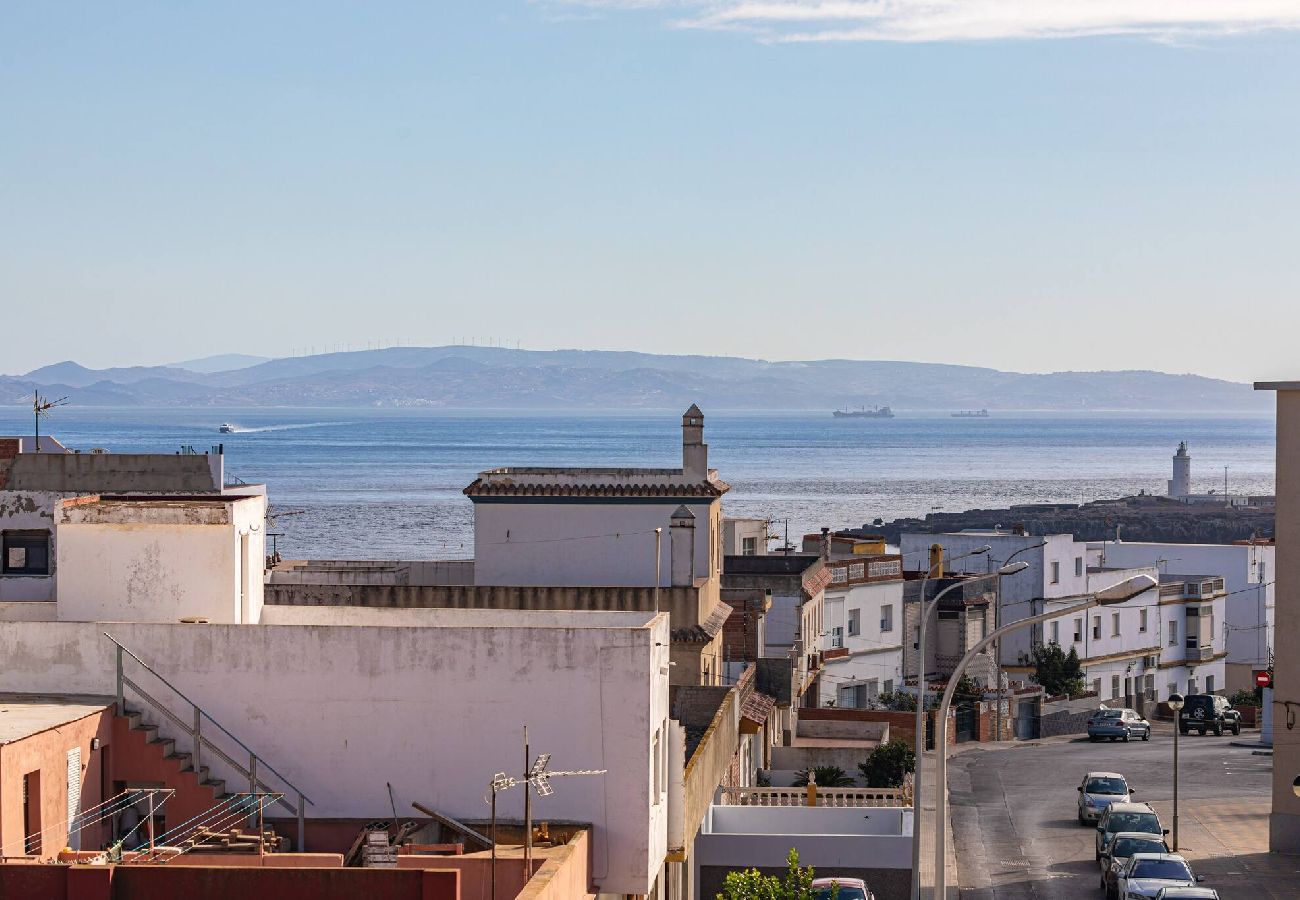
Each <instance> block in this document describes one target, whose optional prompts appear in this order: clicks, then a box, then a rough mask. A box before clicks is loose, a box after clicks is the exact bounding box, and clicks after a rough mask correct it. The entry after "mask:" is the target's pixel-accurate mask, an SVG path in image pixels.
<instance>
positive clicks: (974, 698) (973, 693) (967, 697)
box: [952, 675, 984, 706]
mask: <svg viewBox="0 0 1300 900" xmlns="http://www.w3.org/2000/svg"><path fill="white" fill-rule="evenodd" d="M952 697H953V699H954V700H956V701H957V705H958V706H971V705H973V704H975V703H976V702H978V701H979V700H982V699H983V698H984V688H982V687H980V684H979V682H978V681H976V680H975V679H974V678H971V677H970V676H969V675H963V676H962V677H961V678H960V679H958V681H957V687H955V688H954V689H953V692H952Z"/></svg>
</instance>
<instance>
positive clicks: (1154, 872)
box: [1129, 859, 1192, 881]
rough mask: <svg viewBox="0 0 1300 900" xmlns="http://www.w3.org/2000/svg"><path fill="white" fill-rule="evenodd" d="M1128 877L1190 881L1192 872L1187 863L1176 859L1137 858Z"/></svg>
mask: <svg viewBox="0 0 1300 900" xmlns="http://www.w3.org/2000/svg"><path fill="white" fill-rule="evenodd" d="M1129 877H1130V878H1164V879H1168V880H1170V881H1191V880H1192V872H1191V870H1190V869H1188V868H1187V863H1185V862H1181V861H1179V860H1176V859H1139V860H1138V861H1137V862H1135V863H1133V870H1132V871H1131V872H1129Z"/></svg>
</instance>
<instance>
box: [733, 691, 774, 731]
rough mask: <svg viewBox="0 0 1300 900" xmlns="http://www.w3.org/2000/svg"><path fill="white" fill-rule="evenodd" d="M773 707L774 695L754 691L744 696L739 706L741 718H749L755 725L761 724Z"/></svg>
mask: <svg viewBox="0 0 1300 900" xmlns="http://www.w3.org/2000/svg"><path fill="white" fill-rule="evenodd" d="M774 709H776V698H775V697H769V696H768V695H767V694H760V693H759V692H758V691H754V692H753V693H752V694H750V695H749V696H748V697H747V698H745V703H744V705H743V706H741V708H740V716H741V718H742V719H749V721H751V722H753V723H754V724H755V725H762V724H763V723H764V722H766V721H767V717H768V716H770V715H771V714H772V710H774Z"/></svg>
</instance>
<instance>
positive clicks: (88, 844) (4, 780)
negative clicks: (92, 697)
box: [0, 707, 112, 858]
mask: <svg viewBox="0 0 1300 900" xmlns="http://www.w3.org/2000/svg"><path fill="white" fill-rule="evenodd" d="M111 721H112V708H111V707H105V709H104V710H102V711H101V712H98V713H94V714H92V715H89V716H86V717H85V718H83V719H78V720H77V721H75V722H70V723H68V724H65V725H60V726H59V727H58V728H51V729H49V730H47V731H42V732H40V733H38V734H34V735H31V736H30V737H26V738H23V739H22V740H18V741H14V742H13V743H11V744H4V745H0V848H3V850H0V855H4V856H21V855H22V854H23V838H24V828H23V776H24V775H26V774H27V773H28V772H35V771H39V772H40V773H41V779H40V782H41V829H42V831H43V834H42V837H41V857H42V858H47V857H53V856H54V855H55V854H56V853H58V852H59V851H60V850H62V849H63V848H64V847H66V846H67V845H68V829H67V818H68V751H69V750H71V749H72V748H74V747H80V748H81V809H83V810H86V809H90V808H91V807H93V806H97V805H98V804H99V803H100V802H101V801H102V800H103V799H104V797H103V794H102V792H101V790H100V785H101V784H102V783H103V782H102V765H103V762H104V752H103V751H102V750H100V751H91V749H90V739H91V738H94V737H97V738H99V740H100V742H101V744H103V745H108V744H109V743H110V740H109V739H110V737H111V734H112V728H111V724H110V723H111ZM107 837H108V830H107V828H104V829H102V830H101V828H100V826H99V825H95V826H92V827H89V828H86V829H84V830H83V831H82V832H81V846H82V847H83V848H85V849H99V848H100V847H101V845H102V843H103V841H105V840H106V839H107Z"/></svg>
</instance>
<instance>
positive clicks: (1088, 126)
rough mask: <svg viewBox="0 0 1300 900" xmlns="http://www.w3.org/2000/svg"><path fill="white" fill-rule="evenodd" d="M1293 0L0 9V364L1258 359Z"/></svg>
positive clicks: (1286, 333)
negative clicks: (455, 350) (491, 357)
mask: <svg viewBox="0 0 1300 900" xmlns="http://www.w3.org/2000/svg"><path fill="white" fill-rule="evenodd" d="M1297 59H1300V2H1297V0H1288V2H1278V0H1179V2H1175V0H961V2H958V0H826V2H796V0H769V2H749V0H663V2H657V0H536V2H526V0H520V2H506V0H473V2H446V0H443V2H433V3H428V2H420V3H415V2H413V3H400V2H386V3H385V2H368V3H360V2H357V3H348V2H303V3H291V2H283V3H272V4H268V3H240V2H224V3H220V4H217V3H194V4H175V3H162V2H159V3H148V2H135V3H102V2H89V3H77V2H65V3H57V4H54V3H43V4H42V3H9V4H4V5H3V7H2V8H0V123H2V124H0V310H2V311H3V320H4V326H3V329H0V331H2V332H3V333H5V340H3V341H2V342H0V372H2V373H8V374H18V373H22V372H26V371H28V370H30V369H32V368H35V367H37V366H40V365H44V364H47V363H51V362H55V361H58V360H62V359H75V360H77V361H79V362H81V363H83V364H85V365H89V366H94V367H104V366H111V365H134V364H156V363H165V362H171V361H177V360H182V359H188V358H192V357H198V356H204V355H207V354H216V353H228V352H241V353H253V354H261V355H267V356H280V355H288V354H290V353H295V352H298V353H301V352H304V351H309V350H311V349H313V348H314V349H315V350H317V351H324V350H325V349H327V348H341V347H345V346H347V347H352V348H364V347H367V346H374V345H376V344H383V345H389V344H396V343H399V342H400V343H404V344H411V345H435V344H444V343H451V342H455V341H469V340H475V341H477V342H487V341H499V342H502V343H508V344H510V345H512V346H513V345H515V344H516V343H518V345H519V346H522V347H525V348H531V349H548V348H560V347H564V348H569V347H577V348H590V349H634V350H644V351H650V352H662V353H705V354H725V355H738V356H747V357H759V358H765V359H819V358H829V357H841V358H856V359H903V360H918V361H933V362H949V363H966V364H973V365H982V366H992V367H995V368H1001V369H1010V370H1017V371H1056V370H1061V369H1078V370H1094V369H1158V370H1162V371H1169V372H1196V373H1199V374H1205V375H1211V376H1215V377H1222V378H1230V379H1234V380H1239V381H1250V380H1259V379H1282V378H1290V379H1294V378H1297V377H1300V361H1297V360H1296V355H1295V351H1294V343H1295V330H1296V326H1297V325H1298V324H1300V303H1298V302H1297V300H1298V299H1300V298H1298V297H1297V285H1298V284H1300V277H1298V276H1300V252H1297V237H1300V230H1298V229H1297V216H1300V167H1297V166H1296V165H1295V160H1296V147H1297V146H1300V116H1298V115H1297V112H1296V111H1297V110H1298V109H1300V66H1298V65H1297V64H1296V60H1297Z"/></svg>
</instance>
